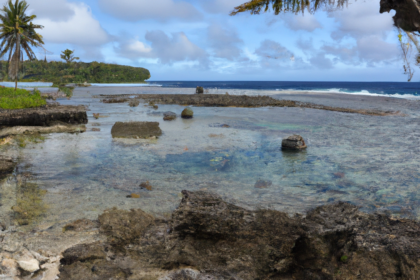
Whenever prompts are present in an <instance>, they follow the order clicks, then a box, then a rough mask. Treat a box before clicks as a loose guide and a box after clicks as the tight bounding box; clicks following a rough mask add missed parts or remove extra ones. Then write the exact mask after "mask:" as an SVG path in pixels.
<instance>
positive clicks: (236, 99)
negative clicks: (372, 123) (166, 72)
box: [97, 94, 403, 116]
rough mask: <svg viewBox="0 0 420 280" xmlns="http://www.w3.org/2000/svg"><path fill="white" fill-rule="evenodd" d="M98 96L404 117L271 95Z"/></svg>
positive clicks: (113, 100) (122, 100)
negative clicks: (275, 97) (280, 98)
mask: <svg viewBox="0 0 420 280" xmlns="http://www.w3.org/2000/svg"><path fill="white" fill-rule="evenodd" d="M97 97H99V98H102V102H103V103H128V102H130V101H131V100H133V98H135V99H139V100H142V101H143V102H151V103H156V104H176V105H182V106H186V105H192V106H203V107H245V108H257V107H299V108H310V109H318V110H327V111H334V112H342V113H353V114H362V115H371V116H403V114H402V113H401V112H399V111H381V110H366V109H351V108H340V107H332V106H325V105H321V104H314V103H308V102H300V101H292V100H279V99H274V98H272V97H269V96H247V95H240V96H238V95H226V94H224V95H223V94H120V95H106V94H101V95H98V96H97Z"/></svg>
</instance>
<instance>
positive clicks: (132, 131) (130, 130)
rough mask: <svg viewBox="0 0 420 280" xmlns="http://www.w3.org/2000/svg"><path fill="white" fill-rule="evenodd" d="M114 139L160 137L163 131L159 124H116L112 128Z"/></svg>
mask: <svg viewBox="0 0 420 280" xmlns="http://www.w3.org/2000/svg"><path fill="white" fill-rule="evenodd" d="M111 134H112V137H113V138H141V139H149V138H151V137H159V136H161V135H162V130H161V129H160V128H159V123H158V122H116V123H115V124H114V126H113V127H112V130H111Z"/></svg>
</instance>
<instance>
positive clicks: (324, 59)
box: [28, 0, 418, 81]
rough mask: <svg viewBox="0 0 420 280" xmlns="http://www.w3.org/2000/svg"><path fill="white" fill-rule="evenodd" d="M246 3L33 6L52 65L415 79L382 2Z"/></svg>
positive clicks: (163, 72) (56, 0)
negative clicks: (71, 57)
mask: <svg viewBox="0 0 420 280" xmlns="http://www.w3.org/2000/svg"><path fill="white" fill-rule="evenodd" d="M242 2H244V0H242V1H241V0H153V1H150V0H85V1H72V0H28V3H29V4H30V8H31V11H30V12H32V13H34V14H36V15H38V18H37V20H36V21H37V22H38V23H40V24H42V25H44V26H45V28H44V29H43V30H42V31H41V34H42V35H43V36H44V38H45V42H46V46H45V47H46V49H47V50H48V51H49V52H50V53H49V54H47V59H48V60H59V54H60V51H62V50H64V49H65V48H70V49H74V50H75V51H76V55H77V56H80V58H81V60H82V61H86V62H90V61H102V62H108V63H118V64H124V65H131V66H141V67H145V68H147V69H149V70H150V71H151V75H152V78H151V80H248V81H256V80H268V81H299V80H302V81H406V77H405V76H404V75H403V71H402V60H401V54H400V50H399V49H398V37H397V31H396V30H395V28H394V27H393V25H392V16H393V13H389V14H388V13H386V14H379V1H378V0H375V1H370V0H367V1H356V2H350V3H349V5H348V8H347V9H343V10H339V11H320V12H317V13H316V14H315V15H310V14H308V13H306V14H305V15H304V16H302V15H300V14H299V15H293V14H281V15H278V16H275V15H273V14H272V13H266V14H261V15H250V14H241V15H237V16H234V17H232V16H229V12H230V11H231V10H232V9H233V7H235V6H237V5H239V4H241V3H242ZM39 56H40V57H41V58H42V57H43V56H44V53H43V51H42V50H40V51H39ZM417 80H418V79H416V76H415V77H414V79H413V81H417Z"/></svg>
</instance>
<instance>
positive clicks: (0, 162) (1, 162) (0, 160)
mask: <svg viewBox="0 0 420 280" xmlns="http://www.w3.org/2000/svg"><path fill="white" fill-rule="evenodd" d="M15 166H16V163H15V162H14V161H13V160H11V159H9V158H4V157H1V156H0V180H1V179H4V178H6V177H7V176H8V175H10V174H12V173H13V171H14V170H15Z"/></svg>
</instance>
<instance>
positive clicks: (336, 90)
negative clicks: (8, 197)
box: [276, 88, 420, 99]
mask: <svg viewBox="0 0 420 280" xmlns="http://www.w3.org/2000/svg"><path fill="white" fill-rule="evenodd" d="M276 91H277V92H279V93H281V92H282V91H283V92H287V93H292V92H296V93H302V92H308V93H336V94H350V95H366V96H382V97H395V98H403V99H420V96H418V95H414V94H400V93H395V94H384V93H374V92H369V91H368V90H361V91H346V90H343V89H341V88H331V89H318V90H296V89H287V90H279V89H276Z"/></svg>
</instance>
